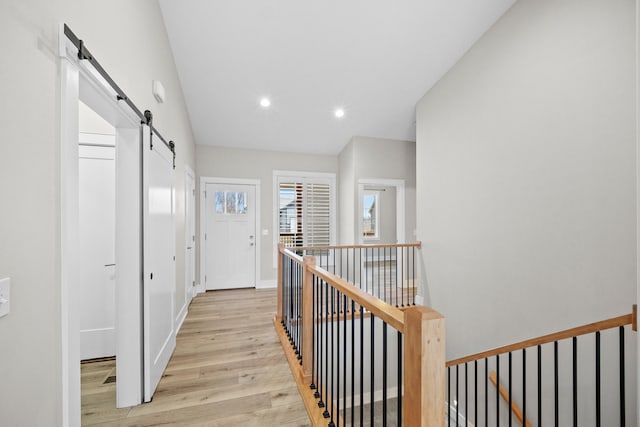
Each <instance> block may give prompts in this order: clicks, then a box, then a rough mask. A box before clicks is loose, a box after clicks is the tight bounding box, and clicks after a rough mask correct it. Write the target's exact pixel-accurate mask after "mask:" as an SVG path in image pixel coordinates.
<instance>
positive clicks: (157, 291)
mask: <svg viewBox="0 0 640 427" xmlns="http://www.w3.org/2000/svg"><path fill="white" fill-rule="evenodd" d="M142 143H143V145H142V162H143V167H142V171H143V179H142V180H143V196H142V197H143V235H144V239H143V241H144V243H143V247H144V249H143V256H144V262H143V265H144V274H143V277H144V280H143V298H144V304H143V318H144V338H143V343H144V401H145V402H149V401H150V400H151V398H152V397H153V393H154V392H155V390H156V387H157V386H158V383H159V382H160V378H161V377H162V373H163V372H164V369H165V368H166V366H167V363H169V359H170V358H171V354H172V353H173V350H174V349H175V346H176V334H175V329H174V319H175V313H174V306H175V304H174V300H175V288H176V287H175V283H176V275H175V225H174V215H175V207H174V197H175V192H174V186H173V182H174V179H173V176H174V171H173V154H172V153H171V151H170V150H169V149H168V148H167V147H166V146H165V145H164V143H163V142H162V141H160V140H159V139H158V138H157V137H155V136H152V135H151V129H150V127H149V126H147V125H142Z"/></svg>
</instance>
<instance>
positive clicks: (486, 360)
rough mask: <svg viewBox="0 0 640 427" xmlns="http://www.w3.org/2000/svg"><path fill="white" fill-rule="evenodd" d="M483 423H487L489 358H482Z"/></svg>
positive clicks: (486, 424)
mask: <svg viewBox="0 0 640 427" xmlns="http://www.w3.org/2000/svg"><path fill="white" fill-rule="evenodd" d="M484 425H485V426H488V425H489V359H488V358H486V357H485V359H484Z"/></svg>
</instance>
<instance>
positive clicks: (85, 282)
mask: <svg viewBox="0 0 640 427" xmlns="http://www.w3.org/2000/svg"><path fill="white" fill-rule="evenodd" d="M86 136H90V135H86ZM100 137H102V139H107V140H108V141H102V143H103V144H104V143H105V142H106V143H110V144H115V137H114V136H113V135H100ZM81 139H83V138H82V135H81ZM84 139H86V137H85V138H84ZM105 145H106V144H105ZM114 159H115V147H114V146H87V145H81V146H80V147H79V174H78V178H79V182H78V184H79V188H78V190H79V193H78V202H79V205H78V213H79V217H78V232H79V251H78V252H79V258H80V259H79V261H80V262H79V270H80V271H79V273H80V288H79V291H78V292H79V299H80V359H81V360H87V359H95V358H99V357H110V356H115V354H116V344H115V339H116V336H115V212H116V211H115V197H116V195H115V187H116V181H115V160H114Z"/></svg>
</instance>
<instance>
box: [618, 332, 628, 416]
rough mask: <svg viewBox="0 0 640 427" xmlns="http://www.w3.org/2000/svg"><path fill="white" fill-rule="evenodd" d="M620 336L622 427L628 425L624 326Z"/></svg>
mask: <svg viewBox="0 0 640 427" xmlns="http://www.w3.org/2000/svg"><path fill="white" fill-rule="evenodd" d="M619 331H620V333H619V335H620V427H624V426H625V424H626V418H627V417H626V408H625V403H626V402H625V398H626V396H625V394H626V393H625V384H624V326H620V328H619Z"/></svg>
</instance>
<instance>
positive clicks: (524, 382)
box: [522, 348, 527, 426]
mask: <svg viewBox="0 0 640 427" xmlns="http://www.w3.org/2000/svg"><path fill="white" fill-rule="evenodd" d="M522 425H523V426H526V425H527V349H526V348H523V349H522Z"/></svg>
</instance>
